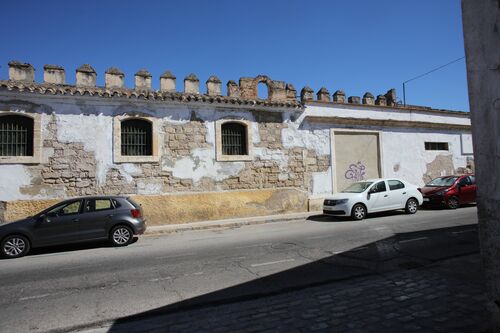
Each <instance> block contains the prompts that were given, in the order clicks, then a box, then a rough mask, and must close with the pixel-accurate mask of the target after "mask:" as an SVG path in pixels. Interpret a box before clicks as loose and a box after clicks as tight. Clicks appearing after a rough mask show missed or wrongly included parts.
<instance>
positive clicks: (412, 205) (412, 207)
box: [405, 198, 418, 214]
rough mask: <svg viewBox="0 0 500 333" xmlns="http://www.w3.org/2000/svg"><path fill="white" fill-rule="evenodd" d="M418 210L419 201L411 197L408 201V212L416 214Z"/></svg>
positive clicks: (406, 210) (406, 206)
mask: <svg viewBox="0 0 500 333" xmlns="http://www.w3.org/2000/svg"><path fill="white" fill-rule="evenodd" d="M417 211H418V201H417V199H415V198H410V199H408V200H407V201H406V205H405V212H406V214H415V213H416V212H417Z"/></svg>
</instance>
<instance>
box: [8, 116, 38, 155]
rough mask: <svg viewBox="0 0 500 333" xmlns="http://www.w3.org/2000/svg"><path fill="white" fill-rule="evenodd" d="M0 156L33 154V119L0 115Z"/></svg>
mask: <svg viewBox="0 0 500 333" xmlns="http://www.w3.org/2000/svg"><path fill="white" fill-rule="evenodd" d="M0 156H33V119H32V118H30V117H24V116H17V115H9V116H2V117H0Z"/></svg>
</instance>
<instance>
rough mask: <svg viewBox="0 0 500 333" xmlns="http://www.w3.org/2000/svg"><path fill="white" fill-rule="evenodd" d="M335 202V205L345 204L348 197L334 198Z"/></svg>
mask: <svg viewBox="0 0 500 333" xmlns="http://www.w3.org/2000/svg"><path fill="white" fill-rule="evenodd" d="M336 201H337V202H336V204H337V205H342V204H345V203H347V201H349V199H340V200H336Z"/></svg>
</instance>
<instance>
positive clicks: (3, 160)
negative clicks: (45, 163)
mask: <svg viewBox="0 0 500 333" xmlns="http://www.w3.org/2000/svg"><path fill="white" fill-rule="evenodd" d="M40 163H41V161H40V157H38V156H0V164H40Z"/></svg>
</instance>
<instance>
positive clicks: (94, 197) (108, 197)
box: [61, 195, 128, 202]
mask: <svg viewBox="0 0 500 333" xmlns="http://www.w3.org/2000/svg"><path fill="white" fill-rule="evenodd" d="M127 198H128V196H126V195H89V196H82V197H73V198H67V199H64V200H61V202H65V201H73V200H82V199H87V200H90V199H127Z"/></svg>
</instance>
